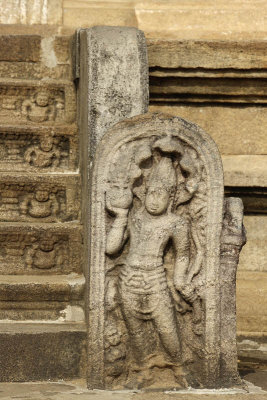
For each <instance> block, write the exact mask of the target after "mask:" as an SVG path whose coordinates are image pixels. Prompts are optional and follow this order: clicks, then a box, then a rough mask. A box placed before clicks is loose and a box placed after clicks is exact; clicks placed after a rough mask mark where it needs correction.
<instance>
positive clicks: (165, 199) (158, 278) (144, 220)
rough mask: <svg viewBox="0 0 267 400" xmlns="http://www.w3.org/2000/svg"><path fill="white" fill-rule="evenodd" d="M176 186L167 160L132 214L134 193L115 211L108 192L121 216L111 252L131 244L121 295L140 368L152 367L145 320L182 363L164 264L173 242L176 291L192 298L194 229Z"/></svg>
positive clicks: (108, 248) (109, 204)
mask: <svg viewBox="0 0 267 400" xmlns="http://www.w3.org/2000/svg"><path fill="white" fill-rule="evenodd" d="M176 186H177V177H176V172H175V170H174V168H173V164H172V160H171V158H170V157H167V156H165V157H162V158H161V160H160V161H159V162H158V163H157V164H156V165H154V166H153V168H152V172H151V174H150V177H149V179H148V181H147V183H146V194H145V201H144V204H143V205H142V206H141V208H139V209H137V210H134V208H132V209H131V211H130V212H129V208H130V206H131V203H132V197H131V196H129V193H128V199H127V194H126V196H125V198H124V199H123V198H120V199H118V203H119V204H120V205H121V207H116V201H114V198H113V199H110V198H109V197H108V193H107V208H108V210H110V211H111V212H112V213H113V214H114V215H115V216H116V218H115V221H114V223H113V225H112V228H111V230H110V232H109V234H108V237H107V244H106V253H107V254H109V255H114V254H117V253H118V252H119V251H120V250H121V249H122V248H123V246H124V244H125V242H126V240H127V238H129V242H130V243H129V250H128V252H127V255H126V258H125V262H124V263H122V264H121V265H120V273H119V285H118V295H119V299H120V300H119V302H120V304H121V311H122V314H123V318H124V320H125V324H126V327H127V329H128V332H129V335H130V337H131V343H132V347H133V353H134V357H135V359H136V362H137V364H138V365H139V366H140V367H141V368H145V364H146V363H147V364H148V365H150V367H151V364H153V355H151V349H149V347H146V346H145V345H144V344H145V343H146V342H147V333H146V330H145V329H144V321H149V320H150V321H152V323H153V325H154V328H155V330H156V331H157V333H158V335H159V339H160V342H161V345H162V347H163V349H164V350H165V352H166V354H167V355H168V356H169V359H170V360H171V361H172V362H173V363H174V364H175V363H176V365H177V361H179V360H180V359H181V343H180V338H179V330H178V327H177V321H176V316H175V310H174V304H173V300H172V298H171V294H170V291H169V288H168V284H167V278H166V272H165V269H164V266H163V257H164V251H165V249H166V246H167V244H168V242H169V241H171V242H172V244H173V247H174V251H175V266H174V274H173V284H174V287H175V289H176V290H178V291H180V293H183V295H184V297H185V298H186V299H188V300H190V299H192V298H193V297H194V296H195V294H194V289H193V288H192V289H191V290H190V286H189V285H188V284H187V276H186V273H187V270H188V267H189V246H190V243H189V225H188V222H187V220H186V219H185V218H183V217H182V216H179V215H176V214H174V213H173V212H172V207H173V199H174V195H175V189H176ZM123 203H124V204H123ZM183 291H184V292H183ZM157 362H158V360H157Z"/></svg>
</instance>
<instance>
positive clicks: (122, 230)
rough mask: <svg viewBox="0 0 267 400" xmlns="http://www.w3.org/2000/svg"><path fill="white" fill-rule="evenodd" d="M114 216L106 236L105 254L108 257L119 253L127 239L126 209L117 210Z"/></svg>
mask: <svg viewBox="0 0 267 400" xmlns="http://www.w3.org/2000/svg"><path fill="white" fill-rule="evenodd" d="M116 214H117V215H116V218H115V221H114V222H113V225H112V228H111V230H110V231H109V233H108V236H107V243H106V253H107V254H109V255H112V254H116V253H117V252H118V251H120V250H121V248H122V247H123V245H124V242H125V240H126V239H127V237H128V231H127V221H128V209H123V208H121V209H117V210H116Z"/></svg>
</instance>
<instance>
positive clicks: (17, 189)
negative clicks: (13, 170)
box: [0, 174, 80, 222]
mask: <svg viewBox="0 0 267 400" xmlns="http://www.w3.org/2000/svg"><path fill="white" fill-rule="evenodd" d="M78 181H79V180H78V179H77V177H75V176H72V175H67V174H66V175H65V176H64V177H63V176H61V175H56V174H55V175H54V176H42V177H39V176H34V175H31V176H29V175H28V174H27V175H25V174H12V175H9V174H5V175H4V176H0V221H14V222H15V221H19V222H26V221H28V222H60V221H73V220H77V219H78V214H79V205H80V201H79V200H80V197H79V190H78Z"/></svg>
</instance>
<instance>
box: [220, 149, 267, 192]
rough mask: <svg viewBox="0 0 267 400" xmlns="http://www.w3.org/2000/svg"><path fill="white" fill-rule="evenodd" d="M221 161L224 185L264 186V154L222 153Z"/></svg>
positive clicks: (265, 178) (266, 174) (265, 160)
mask: <svg viewBox="0 0 267 400" xmlns="http://www.w3.org/2000/svg"><path fill="white" fill-rule="evenodd" d="M222 161H223V170H224V184H225V186H234V187H237V186H238V187H242V186H245V187H246V186H252V187H253V186H256V187H266V182H267V169H266V162H267V156H266V155H256V156H253V155H235V156H230V155H224V156H223V157H222Z"/></svg>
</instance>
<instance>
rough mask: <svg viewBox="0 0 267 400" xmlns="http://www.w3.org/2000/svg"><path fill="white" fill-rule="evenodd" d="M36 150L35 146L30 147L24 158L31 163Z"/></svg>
mask: <svg viewBox="0 0 267 400" xmlns="http://www.w3.org/2000/svg"><path fill="white" fill-rule="evenodd" d="M34 152H35V148H34V147H33V146H31V147H29V148H28V149H27V150H26V151H25V153H24V160H25V161H27V162H28V163H30V162H31V160H32V156H33V154H34Z"/></svg>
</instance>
